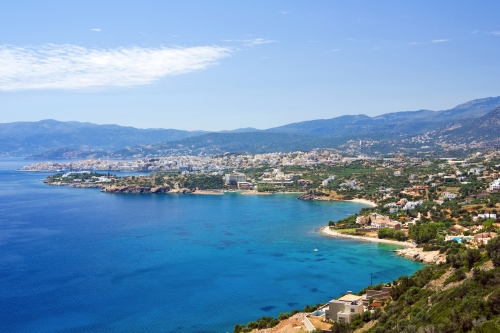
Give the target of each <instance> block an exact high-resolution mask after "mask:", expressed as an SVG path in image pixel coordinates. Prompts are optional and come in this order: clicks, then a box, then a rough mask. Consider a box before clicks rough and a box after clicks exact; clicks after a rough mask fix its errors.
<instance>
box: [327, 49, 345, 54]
mask: <svg viewBox="0 0 500 333" xmlns="http://www.w3.org/2000/svg"><path fill="white" fill-rule="evenodd" d="M339 51H342V49H332V50H328V51H326V52H328V53H335V52H339Z"/></svg>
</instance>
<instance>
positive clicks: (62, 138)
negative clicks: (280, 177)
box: [0, 97, 500, 158]
mask: <svg viewBox="0 0 500 333" xmlns="http://www.w3.org/2000/svg"><path fill="white" fill-rule="evenodd" d="M499 106H500V97H489V98H483V99H476V100H473V101H470V102H467V103H464V104H460V105H458V106H456V107H454V108H452V109H449V110H442V111H430V110H418V111H402V112H392V113H387V114H383V115H379V116H375V117H369V116H367V115H363V114H361V115H345V116H340V117H336V118H331V119H318V120H311V121H304V122H298V123H292V124H288V125H284V126H280V127H274V128H270V129H267V130H258V129H255V128H239V129H235V130H228V131H221V132H217V133H214V132H205V131H183V130H175V129H138V128H133V127H126V126H118V125H97V124H92V123H81V122H60V121H56V120H43V121H39V122H16V123H4V124H0V155H17V156H23V155H24V156H26V155H38V156H37V157H38V158H57V157H58V156H59V157H63V158H69V157H76V156H80V157H84V156H115V157H120V156H122V157H125V156H128V157H130V156H143V155H145V154H146V155H158V154H164V153H166V152H170V153H172V154H180V153H181V152H182V153H184V154H188V153H189V154H195V153H201V154H205V153H216V154H218V153H222V152H249V153H259V152H269V151H292V150H308V149H311V148H317V147H339V146H340V145H343V146H342V147H343V149H344V148H345V149H349V150H350V151H352V152H353V153H356V152H361V153H363V152H366V153H371V152H373V151H375V152H377V153H383V152H384V151H386V150H387V149H391V150H393V149H395V147H398V148H397V150H401V151H404V150H405V149H408V147H409V146H408V145H411V147H410V148H411V149H412V150H418V149H420V148H421V147H422V146H433V145H434V144H435V143H436V141H433V140H440V138H442V137H443V135H445V136H447V137H449V138H450V139H451V138H468V140H469V141H471V140H479V139H481V138H483V137H484V138H487V137H488V135H489V136H492V137H495V134H494V132H491V131H490V132H488V133H486V134H484V135H483V136H476V134H477V133H475V132H474V129H475V128H482V127H478V126H483V125H484V123H485V122H486V123H489V122H491V121H493V118H491V119H490V120H488V119H489V118H482V117H487V114H488V112H490V111H491V110H493V109H496V108H498V107H499ZM490 117H492V116H491V115H490ZM475 120H477V122H474V121H475ZM458 128H461V130H458ZM454 129H457V131H454ZM467 131H469V132H467ZM428 133H431V134H432V140H431V141H432V142H431V141H429V140H430V139H422V138H417V139H416V140H413V139H412V138H414V137H418V136H420V135H424V136H426V135H427V134H428ZM442 133H443V134H442ZM467 133H468V134H467ZM360 140H361V141H371V142H372V143H367V144H368V145H369V147H368V148H367V146H363V147H364V148H363V147H362V146H361V143H360ZM489 140H490V141H491V139H489ZM348 141H353V142H355V143H349V144H347V145H346V143H348ZM356 142H357V144H356ZM434 146H435V145H434Z"/></svg>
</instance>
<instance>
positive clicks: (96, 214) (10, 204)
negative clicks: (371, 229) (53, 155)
mask: <svg viewBox="0 0 500 333" xmlns="http://www.w3.org/2000/svg"><path fill="white" fill-rule="evenodd" d="M27 163H29V162H26V161H20V160H6V159H3V160H0V186H1V189H2V190H1V191H0V327H2V329H1V331H5V332H180V331H182V332H228V331H232V328H233V326H234V324H236V323H247V322H248V321H251V320H255V319H257V318H259V317H261V316H277V315H278V314H279V313H280V312H284V311H290V310H293V309H295V308H302V307H303V306H304V305H305V304H315V303H319V302H327V301H328V300H330V299H331V298H333V297H336V296H338V295H339V294H341V293H343V292H345V291H347V290H353V291H356V290H359V289H361V288H363V287H365V286H366V285H367V284H369V282H370V273H373V274H374V275H373V276H374V283H375V282H379V281H389V280H392V279H394V278H396V277H398V276H400V275H403V274H411V273H413V272H414V271H416V270H417V269H419V268H420V267H422V266H421V265H420V264H418V263H415V262H412V261H409V260H405V259H402V258H399V257H397V256H395V255H394V254H393V253H392V252H390V250H391V249H394V247H393V246H390V245H379V244H373V243H360V242H355V241H351V240H345V239H330V238H326V237H324V236H322V235H320V234H318V233H317V232H316V230H317V228H318V227H319V226H321V225H324V224H326V223H327V221H329V220H337V219H339V218H342V217H344V216H347V215H349V214H353V213H356V212H357V211H358V210H359V209H360V208H362V207H364V206H363V205H360V204H356V203H340V202H337V203H320V202H304V201H299V200H297V199H296V196H295V195H272V196H251V195H238V194H226V195H223V196H202V195H113V194H104V193H101V192H100V191H99V190H95V189H73V188H66V187H51V186H46V185H44V184H43V183H42V180H43V179H44V178H45V177H46V174H36V173H20V172H14V171H13V170H14V169H16V168H18V167H20V166H22V165H24V164H27ZM314 249H318V251H317V252H314Z"/></svg>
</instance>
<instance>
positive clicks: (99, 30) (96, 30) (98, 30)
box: [90, 28, 101, 32]
mask: <svg viewBox="0 0 500 333" xmlns="http://www.w3.org/2000/svg"><path fill="white" fill-rule="evenodd" d="M90 30H92V31H95V32H101V29H98V28H95V29H90Z"/></svg>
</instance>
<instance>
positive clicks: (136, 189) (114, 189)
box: [101, 185, 170, 194]
mask: <svg viewBox="0 0 500 333" xmlns="http://www.w3.org/2000/svg"><path fill="white" fill-rule="evenodd" d="M101 191H102V192H105V193H158V194H162V193H168V192H170V186H158V187H141V186H138V185H128V186H105V187H103V188H102V190H101Z"/></svg>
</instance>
